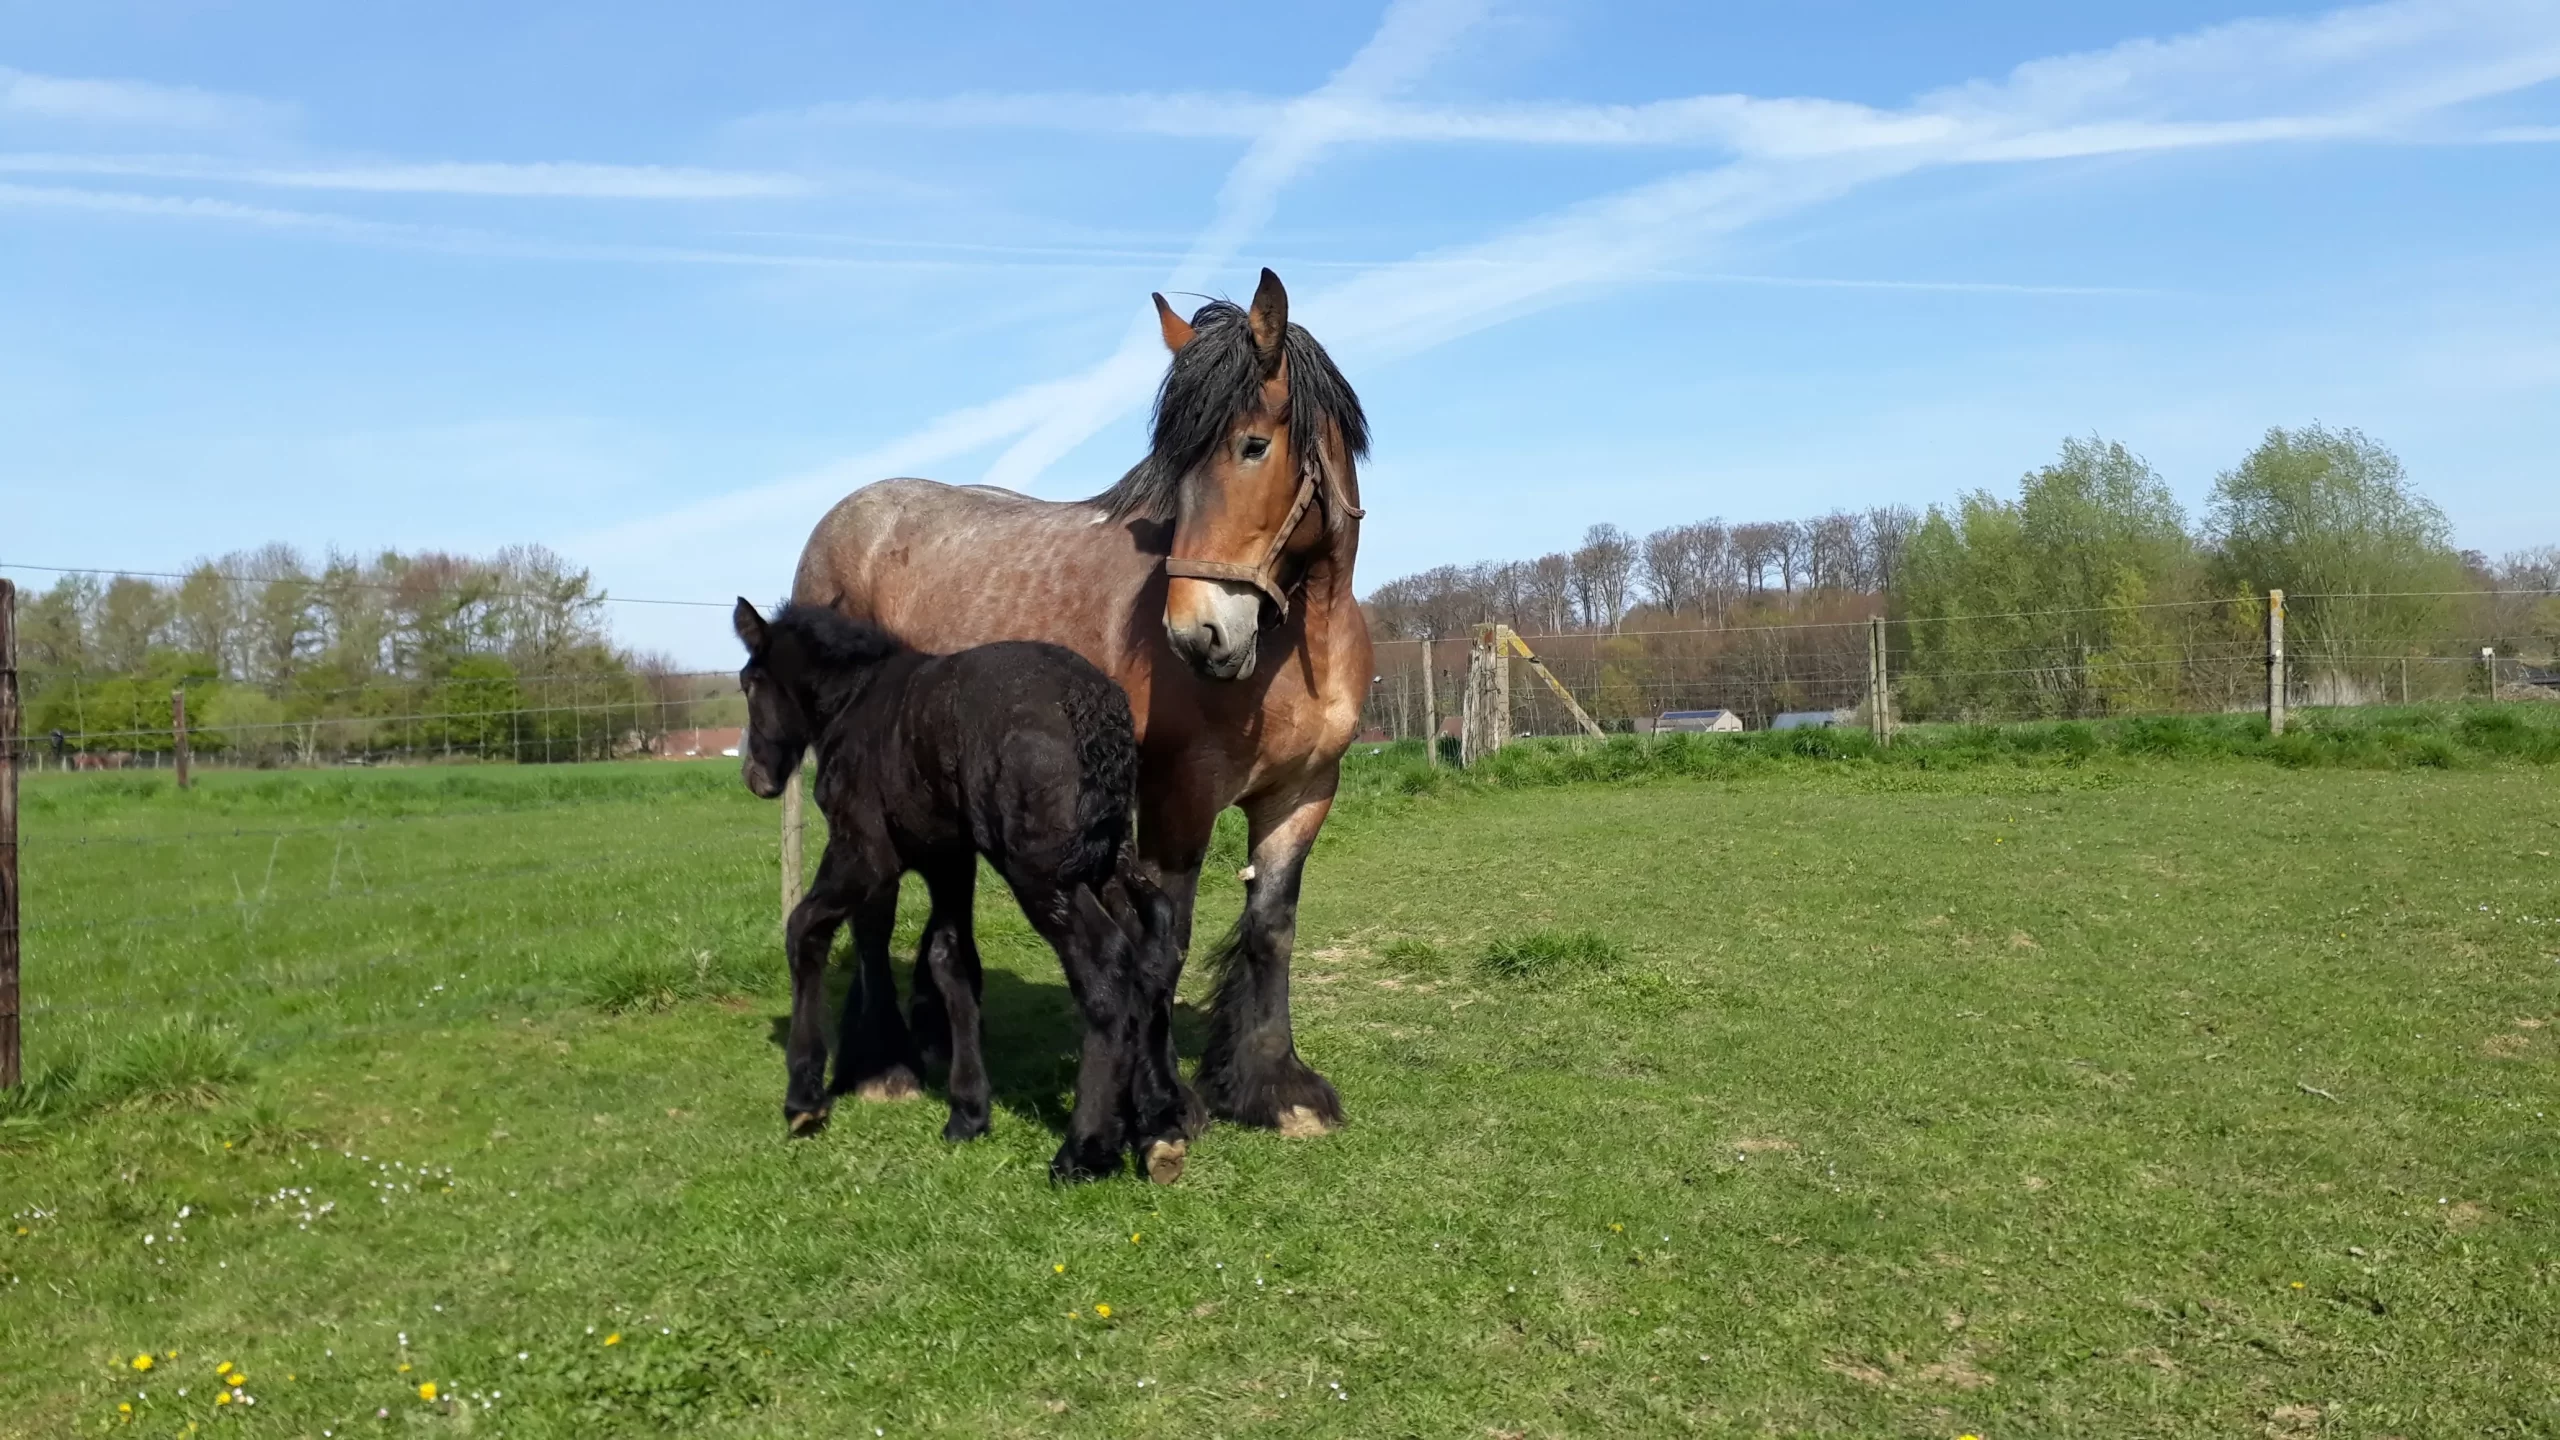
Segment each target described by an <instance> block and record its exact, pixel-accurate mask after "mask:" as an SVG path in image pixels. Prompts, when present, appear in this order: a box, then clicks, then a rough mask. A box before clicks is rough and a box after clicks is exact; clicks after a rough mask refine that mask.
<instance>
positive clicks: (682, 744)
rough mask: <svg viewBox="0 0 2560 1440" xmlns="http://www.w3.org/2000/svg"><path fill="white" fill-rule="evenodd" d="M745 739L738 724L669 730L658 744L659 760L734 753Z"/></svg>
mask: <svg viewBox="0 0 2560 1440" xmlns="http://www.w3.org/2000/svg"><path fill="white" fill-rule="evenodd" d="M745 741H746V733H745V732H744V731H743V730H741V729H740V728H739V727H738V726H735V725H728V726H718V727H713V728H709V729H702V730H670V731H668V732H667V736H666V739H665V740H663V741H661V742H660V743H659V746H658V758H659V759H661V760H698V759H705V758H708V757H711V756H715V755H735V754H737V753H738V747H739V746H740V745H741V744H744V743H745Z"/></svg>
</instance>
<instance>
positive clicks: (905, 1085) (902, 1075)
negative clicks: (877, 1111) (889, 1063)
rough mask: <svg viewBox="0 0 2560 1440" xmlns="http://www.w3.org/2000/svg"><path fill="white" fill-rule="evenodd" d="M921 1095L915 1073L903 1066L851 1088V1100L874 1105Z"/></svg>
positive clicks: (920, 1086)
mask: <svg viewBox="0 0 2560 1440" xmlns="http://www.w3.org/2000/svg"><path fill="white" fill-rule="evenodd" d="M923 1093H924V1086H923V1085H921V1084H919V1083H918V1082H917V1080H916V1077H915V1072H914V1071H911V1070H909V1069H907V1068H906V1067H905V1066H903V1065H902V1066H900V1067H898V1068H897V1069H895V1070H890V1071H885V1072H883V1073H881V1074H878V1075H874V1076H872V1077H871V1078H870V1079H868V1080H865V1081H863V1082H862V1083H861V1084H859V1085H856V1086H854V1087H853V1098H855V1099H857V1100H867V1101H870V1102H871V1103H873V1104H875V1105H880V1104H892V1103H895V1102H897V1101H900V1100H913V1099H914V1098H916V1097H917V1096H919V1095H922V1094H923Z"/></svg>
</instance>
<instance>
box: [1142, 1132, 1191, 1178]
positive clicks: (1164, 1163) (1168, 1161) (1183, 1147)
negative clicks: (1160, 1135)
mask: <svg viewBox="0 0 2560 1440" xmlns="http://www.w3.org/2000/svg"><path fill="white" fill-rule="evenodd" d="M1190 1153H1191V1147H1190V1146H1189V1145H1187V1144H1185V1143H1183V1142H1182V1141H1180V1140H1158V1141H1156V1142H1155V1143H1153V1144H1151V1145H1149V1146H1148V1147H1147V1148H1146V1152H1145V1159H1146V1164H1147V1178H1148V1179H1149V1180H1152V1181H1154V1182H1155V1183H1156V1184H1158V1185H1170V1184H1172V1183H1173V1182H1174V1181H1176V1180H1179V1179H1181V1178H1182V1162H1183V1159H1184V1157H1186V1156H1188V1155H1189V1154H1190Z"/></svg>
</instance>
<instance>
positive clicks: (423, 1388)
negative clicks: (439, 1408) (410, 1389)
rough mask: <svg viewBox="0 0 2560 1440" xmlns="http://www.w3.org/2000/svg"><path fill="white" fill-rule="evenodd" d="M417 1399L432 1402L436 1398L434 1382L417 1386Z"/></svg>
mask: <svg viewBox="0 0 2560 1440" xmlns="http://www.w3.org/2000/svg"><path fill="white" fill-rule="evenodd" d="M418 1398H419V1399H421V1400H433V1399H434V1398H436V1382H434V1381H433V1380H429V1381H426V1382H424V1383H422V1384H420V1385H419V1386H418Z"/></svg>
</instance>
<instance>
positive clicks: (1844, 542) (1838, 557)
mask: <svg viewBox="0 0 2560 1440" xmlns="http://www.w3.org/2000/svg"><path fill="white" fill-rule="evenodd" d="M1804 530H1805V562H1804V564H1805V583H1806V584H1807V585H1808V586H1810V587H1811V588H1813V589H1816V590H1856V589H1860V588H1863V587H1861V585H1860V584H1859V581H1860V579H1861V572H1862V571H1863V570H1864V569H1865V568H1866V567H1865V566H1864V564H1863V563H1862V562H1863V560H1864V557H1863V556H1862V555H1861V554H1860V553H1859V551H1860V549H1861V546H1860V545H1859V538H1860V537H1859V531H1858V517H1857V516H1855V515H1852V514H1850V513H1849V512H1847V511H1845V510H1834V511H1832V512H1831V513H1830V514H1828V515H1825V516H1822V517H1821V518H1820V519H1817V520H1811V521H1807V522H1806V523H1805V527H1804Z"/></svg>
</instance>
